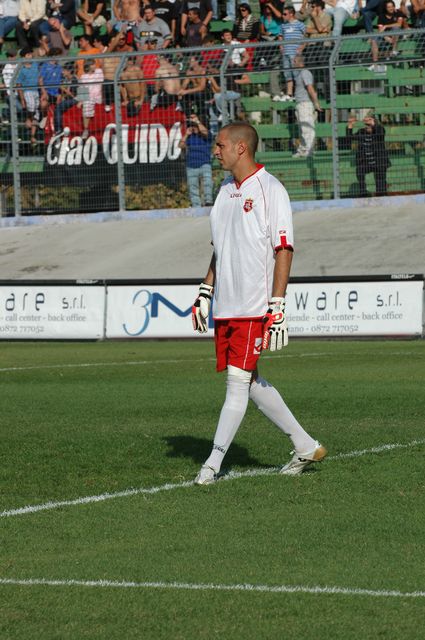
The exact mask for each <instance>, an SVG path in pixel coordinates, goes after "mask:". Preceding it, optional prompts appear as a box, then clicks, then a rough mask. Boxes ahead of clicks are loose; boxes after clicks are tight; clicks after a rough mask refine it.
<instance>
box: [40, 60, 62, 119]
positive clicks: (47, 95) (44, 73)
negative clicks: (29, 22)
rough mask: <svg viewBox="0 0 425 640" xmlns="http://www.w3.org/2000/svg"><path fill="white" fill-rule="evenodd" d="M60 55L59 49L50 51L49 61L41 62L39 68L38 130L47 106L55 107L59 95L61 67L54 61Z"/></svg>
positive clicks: (44, 116) (47, 108)
mask: <svg viewBox="0 0 425 640" xmlns="http://www.w3.org/2000/svg"><path fill="white" fill-rule="evenodd" d="M60 55H61V50H60V49H55V48H53V49H50V51H49V53H48V56H49V60H48V61H47V62H43V63H42V64H41V66H40V73H39V80H38V82H39V85H40V90H41V96H40V108H41V113H42V115H43V118H42V121H41V122H40V128H43V125H45V122H46V121H45V118H46V116H47V112H48V110H49V106H50V105H51V104H53V105H54V106H56V103H57V101H58V97H59V94H60V87H61V84H62V67H61V65H60V64H59V63H58V61H57V60H56V57H57V56H60Z"/></svg>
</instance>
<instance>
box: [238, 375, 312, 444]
mask: <svg viewBox="0 0 425 640" xmlns="http://www.w3.org/2000/svg"><path fill="white" fill-rule="evenodd" d="M249 397H250V398H251V400H252V401H253V402H254V403H255V404H256V405H257V407H258V409H259V410H260V411H261V412H262V413H264V415H265V416H266V417H267V418H269V420H271V421H272V422H273V423H274V424H275V425H276V426H277V427H279V429H281V430H282V431H283V432H284V433H286V435H287V436H289V437H290V438H291V440H292V442H293V445H294V448H295V450H296V451H297V452H298V453H309V452H310V451H312V450H313V449H314V447H315V445H316V441H315V440H313V438H312V437H311V436H309V435H308V433H307V432H306V431H304V429H303V428H302V426H301V425H300V423H299V422H298V421H297V420H296V419H295V417H294V415H293V414H292V413H291V411H290V410H289V409H288V407H287V406H286V404H285V403H284V401H283V398H282V396H281V395H280V393H279V392H278V391H277V390H276V389H275V388H274V387H273V386H272V385H271V384H270V383H269V382H267V380H264V378H261V377H260V376H258V378H257V379H256V380H253V382H252V384H251V388H250V393H249Z"/></svg>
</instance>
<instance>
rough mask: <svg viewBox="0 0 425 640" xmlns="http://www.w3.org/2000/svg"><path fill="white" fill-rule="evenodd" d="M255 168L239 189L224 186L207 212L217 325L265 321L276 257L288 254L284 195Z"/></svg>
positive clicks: (234, 185) (288, 213)
mask: <svg viewBox="0 0 425 640" xmlns="http://www.w3.org/2000/svg"><path fill="white" fill-rule="evenodd" d="M257 167H258V169H257V171H255V173H253V174H252V175H251V176H248V177H247V178H245V180H244V181H243V182H242V183H241V184H239V185H238V184H237V183H236V182H235V180H234V179H233V178H228V179H227V180H225V181H224V182H223V184H222V185H221V189H220V191H219V193H218V196H217V198H216V201H215V203H214V207H213V208H212V210H211V218H210V222H211V235H212V243H213V245H214V253H215V258H216V279H215V284H214V318H216V319H230V318H261V317H262V316H264V314H265V313H266V311H267V309H268V303H269V300H270V298H271V294H272V285H273V271H274V260H275V255H276V252H277V251H279V250H280V249H284V248H293V243H294V238H293V227H292V211H291V204H290V202H289V196H288V193H287V191H286V189H285V187H284V186H283V185H282V184H281V183H280V182H279V180H278V179H277V178H275V177H274V176H272V175H271V174H270V173H268V172H267V171H266V170H265V169H264V167H263V166H262V165H257Z"/></svg>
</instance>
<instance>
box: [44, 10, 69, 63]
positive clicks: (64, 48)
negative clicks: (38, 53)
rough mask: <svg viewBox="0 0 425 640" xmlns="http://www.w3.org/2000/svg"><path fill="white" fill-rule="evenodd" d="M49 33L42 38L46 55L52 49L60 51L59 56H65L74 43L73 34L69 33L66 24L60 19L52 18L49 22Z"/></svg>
mask: <svg viewBox="0 0 425 640" xmlns="http://www.w3.org/2000/svg"><path fill="white" fill-rule="evenodd" d="M48 23H49V32H48V33H47V35H43V36H41V38H40V43H41V46H42V47H43V49H44V51H45V52H46V54H48V53H49V50H50V49H58V50H59V51H60V53H59V54H58V55H60V56H65V55H66V54H67V53H68V51H69V48H70V46H71V43H72V33H71V32H70V31H68V29H67V28H66V27H65V24H64V23H63V22H61V21H60V20H59V18H55V17H51V18H49V20H48Z"/></svg>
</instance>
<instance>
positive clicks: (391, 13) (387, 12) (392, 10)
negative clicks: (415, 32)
mask: <svg viewBox="0 0 425 640" xmlns="http://www.w3.org/2000/svg"><path fill="white" fill-rule="evenodd" d="M400 6H401V5H400ZM408 28H409V25H408V22H407V17H406V15H405V14H404V13H403V11H401V10H400V9H396V6H395V4H394V2H393V0H386V2H384V4H383V5H382V12H381V13H380V14H379V17H378V31H379V32H380V33H385V32H387V31H391V30H392V29H408ZM398 38H399V36H387V35H386V36H385V38H384V40H385V41H386V42H387V43H388V44H390V45H391V53H390V55H391V56H398V54H399V53H400V52H399V51H398V49H397V45H398Z"/></svg>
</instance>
